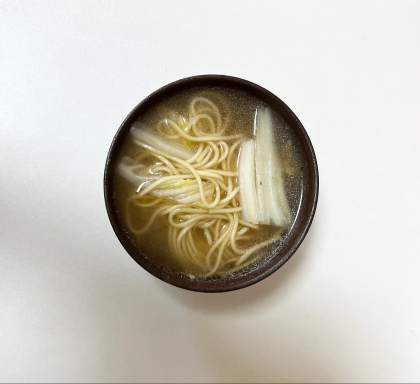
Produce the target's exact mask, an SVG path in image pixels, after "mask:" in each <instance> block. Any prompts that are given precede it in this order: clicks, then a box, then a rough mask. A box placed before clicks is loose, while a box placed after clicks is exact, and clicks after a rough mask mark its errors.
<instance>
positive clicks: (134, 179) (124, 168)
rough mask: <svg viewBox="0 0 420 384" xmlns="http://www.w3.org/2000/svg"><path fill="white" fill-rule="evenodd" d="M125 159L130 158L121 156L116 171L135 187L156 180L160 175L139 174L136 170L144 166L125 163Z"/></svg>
mask: <svg viewBox="0 0 420 384" xmlns="http://www.w3.org/2000/svg"><path fill="white" fill-rule="evenodd" d="M125 159H128V160H131V159H129V158H123V159H122V161H120V163H119V164H118V167H117V172H118V173H119V174H120V175H121V176H122V177H124V178H125V179H126V180H128V181H129V182H130V183H132V184H134V185H135V186H136V187H138V186H139V185H143V184H145V183H149V182H151V181H154V180H157V179H159V178H160V177H161V176H160V175H150V174H148V175H142V174H139V173H138V170H139V169H140V170H141V169H143V168H145V167H144V166H139V165H129V164H127V161H124V160H125Z"/></svg>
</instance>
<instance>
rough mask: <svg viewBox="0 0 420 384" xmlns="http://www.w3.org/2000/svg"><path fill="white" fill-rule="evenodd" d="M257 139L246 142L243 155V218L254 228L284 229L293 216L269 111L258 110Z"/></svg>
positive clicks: (240, 167)
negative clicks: (264, 226)
mask: <svg viewBox="0 0 420 384" xmlns="http://www.w3.org/2000/svg"><path fill="white" fill-rule="evenodd" d="M254 135H255V142H254V140H252V139H247V140H245V141H243V142H242V144H241V148H240V154H239V161H238V183H239V192H240V202H241V208H242V212H241V214H242V218H243V219H244V220H246V221H249V222H251V223H253V224H267V225H268V224H270V225H276V226H278V227H283V226H285V225H286V224H287V222H288V221H289V220H290V217H291V215H290V208H289V204H288V203H287V199H286V194H285V191H284V185H283V179H282V175H281V172H282V170H281V165H280V160H279V157H278V155H277V151H276V146H275V137H274V132H273V120H272V116H271V112H270V110H269V109H267V108H259V109H257V111H256V114H255V120H254Z"/></svg>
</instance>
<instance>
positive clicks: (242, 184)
mask: <svg viewBox="0 0 420 384" xmlns="http://www.w3.org/2000/svg"><path fill="white" fill-rule="evenodd" d="M254 151H255V146H254V140H252V139H247V140H244V141H243V142H242V144H241V147H240V151H239V161H238V184H239V197H240V202H241V208H242V218H243V219H244V220H246V221H249V222H250V223H253V224H258V223H259V222H260V215H259V213H258V202H257V193H256V189H255V162H254Z"/></svg>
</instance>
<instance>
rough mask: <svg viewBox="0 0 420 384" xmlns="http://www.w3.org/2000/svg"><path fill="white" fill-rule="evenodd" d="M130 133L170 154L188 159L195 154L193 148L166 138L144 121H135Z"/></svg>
mask: <svg viewBox="0 0 420 384" xmlns="http://www.w3.org/2000/svg"><path fill="white" fill-rule="evenodd" d="M130 133H131V134H132V135H133V136H134V137H135V138H136V139H138V140H140V141H142V142H143V143H145V144H147V145H150V146H151V147H153V148H155V149H157V150H159V151H161V152H164V153H166V154H168V155H170V156H175V157H179V158H181V159H182V160H188V159H190V158H191V157H192V156H193V155H194V151H193V150H192V149H191V148H189V147H187V146H185V145H182V144H179V143H176V142H174V141H172V140H169V139H166V138H165V137H163V136H161V135H159V133H157V132H155V131H152V130H151V129H150V128H149V127H147V126H146V125H144V124H142V123H139V122H135V123H134V125H133V126H132V127H131V130H130Z"/></svg>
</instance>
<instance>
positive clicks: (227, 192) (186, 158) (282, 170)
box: [115, 90, 302, 278]
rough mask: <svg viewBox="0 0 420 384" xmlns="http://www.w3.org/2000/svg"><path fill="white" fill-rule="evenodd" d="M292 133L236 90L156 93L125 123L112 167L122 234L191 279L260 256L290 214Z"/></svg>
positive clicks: (277, 239) (294, 163) (297, 182)
mask: <svg viewBox="0 0 420 384" xmlns="http://www.w3.org/2000/svg"><path fill="white" fill-rule="evenodd" d="M294 140H295V138H293V136H292V134H291V132H290V131H288V130H287V129H286V128H285V127H284V123H283V124H279V123H278V122H277V125H276V124H275V122H274V117H273V114H272V112H271V111H270V109H269V108H267V107H266V106H265V105H264V104H263V103H261V102H260V101H258V100H257V99H254V98H252V97H251V96H248V95H245V94H241V93H240V92H239V91H233V90H232V91H230V93H229V92H228V91H226V90H218V91H217V90H216V91H215V90H212V91H206V90H192V91H191V90H190V91H188V92H184V94H182V95H180V96H179V97H174V98H172V99H170V100H166V101H164V102H162V105H159V106H156V108H155V109H153V110H151V111H150V113H148V114H146V115H145V116H141V117H140V118H139V119H138V121H136V122H135V123H134V125H133V126H132V127H131V129H130V134H129V136H128V138H127V140H126V144H125V146H124V147H123V149H122V151H121V156H120V161H119V164H118V166H117V170H116V174H117V177H116V182H115V184H116V186H115V187H116V191H117V192H118V193H117V195H118V198H117V200H118V206H119V209H120V215H121V218H122V220H123V222H124V223H125V225H126V227H127V229H128V232H129V233H130V236H131V237H133V239H134V241H135V242H136V243H137V244H138V245H139V246H140V248H141V249H142V250H144V253H145V254H147V255H149V256H150V257H152V258H154V259H155V260H156V262H159V263H162V264H164V265H165V266H167V267H168V268H170V269H172V270H174V271H177V272H182V273H184V274H186V275H189V276H190V277H191V278H196V277H198V278H203V277H204V278H205V277H209V276H214V275H225V274H230V273H233V272H236V271H239V270H242V269H244V268H245V267H247V266H249V265H250V264H252V263H254V262H255V261H256V260H260V259H261V258H263V257H264V256H265V255H267V254H268V253H269V252H270V251H272V250H273V249H275V248H276V247H278V246H280V244H281V240H282V239H283V238H284V237H285V236H287V232H288V230H290V226H291V223H293V221H294V218H295V216H296V214H297V208H296V207H298V203H299V202H298V201H295V200H296V198H295V196H299V197H300V196H301V192H302V191H301V188H302V187H301V184H302V176H301V174H300V173H301V171H300V169H301V167H299V165H300V164H299V155H298V153H297V146H296V143H294Z"/></svg>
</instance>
